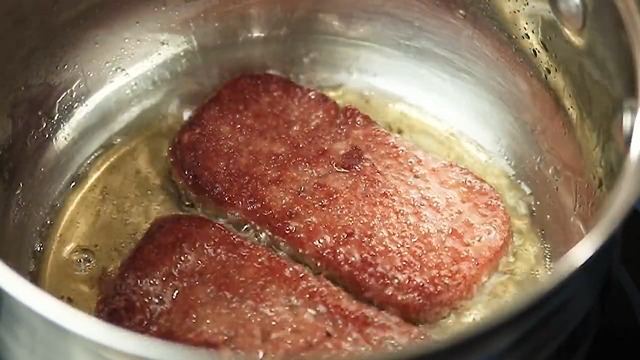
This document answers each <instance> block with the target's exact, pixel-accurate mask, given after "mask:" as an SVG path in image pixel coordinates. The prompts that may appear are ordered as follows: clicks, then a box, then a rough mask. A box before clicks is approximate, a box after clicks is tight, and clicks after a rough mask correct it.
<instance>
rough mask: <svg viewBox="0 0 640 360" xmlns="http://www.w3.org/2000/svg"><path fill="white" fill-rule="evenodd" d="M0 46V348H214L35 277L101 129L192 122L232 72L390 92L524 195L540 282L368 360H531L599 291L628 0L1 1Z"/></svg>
mask: <svg viewBox="0 0 640 360" xmlns="http://www.w3.org/2000/svg"><path fill="white" fill-rule="evenodd" d="M0 40H1V42H2V43H3V44H5V45H4V48H5V51H4V52H3V56H2V57H1V58H0V75H1V77H0V78H1V79H2V86H1V87H0V223H1V224H2V226H0V260H1V261H0V289H1V290H0V357H2V358H3V359H45V358H46V359H183V358H184V359H208V358H211V357H215V353H212V352H210V351H208V350H204V349H199V348H193V347H190V346H186V345H180V344H175V343H171V342H167V341H162V340H159V339H154V338H151V337H147V336H143V335H140V334H136V333H132V332H130V331H127V330H124V329H121V328H118V327H115V326H112V325H109V324H107V323H104V322H102V321H100V320H98V319H97V318H94V317H93V316H91V315H90V314H87V313H85V312H82V311H80V310H78V309H76V308H74V307H73V306H71V305H70V304H68V303H65V302H64V301H62V300H61V299H59V298H57V297H55V296H53V295H51V294H50V293H49V292H47V291H45V290H43V289H42V288H41V287H39V286H38V285H39V284H38V283H37V281H35V280H34V273H36V272H37V271H38V270H39V267H38V266H39V258H40V257H41V254H42V253H43V252H46V251H47V249H49V248H50V247H52V246H53V245H52V244H51V243H49V241H47V239H48V237H47V234H48V233H49V232H50V231H51V229H52V228H54V227H55V226H56V224H55V218H52V214H54V213H55V212H56V209H59V208H60V207H62V205H61V204H62V203H63V199H64V198H65V195H66V194H67V193H68V192H69V191H70V187H73V184H74V183H75V182H74V181H75V180H76V178H75V176H76V174H78V172H79V171H80V170H81V169H82V168H83V166H85V164H87V162H88V161H89V160H90V159H92V157H94V156H95V154H98V153H100V152H101V151H102V149H105V146H106V145H107V144H110V142H113V139H114V136H115V134H118V133H119V132H120V131H122V130H123V129H125V128H126V127H127V126H129V125H130V124H132V123H134V122H135V120H136V119H138V118H139V117H140V114H143V113H145V111H151V110H153V111H155V113H156V114H162V113H172V114H188V113H189V111H191V110H192V109H193V108H194V107H195V106H196V105H197V104H198V103H199V102H201V101H202V100H204V99H205V98H206V97H207V96H208V95H209V94H210V92H211V91H212V89H214V88H215V87H216V86H218V85H220V84H221V83H222V82H223V81H224V80H226V79H228V78H230V77H232V76H234V75H238V74H240V73H243V72H247V71H266V70H271V71H278V72H280V73H283V74H287V75H289V76H291V77H292V78H294V79H296V80H297V81H299V82H301V83H303V84H305V85H308V86H317V87H321V88H333V87H336V86H339V87H346V88H352V89H361V90H362V91H363V92H368V91H370V92H384V93H385V94H389V95H390V96H392V97H393V98H394V99H398V101H400V102H401V103H402V104H405V105H407V106H411V107H413V108H418V109H420V110H422V111H424V112H425V113H428V114H429V115H430V116H431V117H432V118H434V119H437V123H438V124H439V125H440V126H442V127H443V128H446V129H448V131H451V132H452V133H455V134H458V135H459V136H460V137H462V138H465V139H468V140H469V142H472V143H474V144H476V145H477V146H479V147H480V148H482V149H484V151H486V154H487V156H488V157H489V158H491V159H495V162H496V164H497V163H500V164H502V165H504V166H505V168H508V169H510V171H512V177H513V178H514V179H517V180H518V181H519V182H521V183H522V184H524V187H525V188H526V189H528V190H527V191H529V192H530V194H531V196H532V199H534V201H533V203H532V208H531V209H530V210H531V218H532V221H533V222H534V223H535V224H536V226H537V227H538V228H539V229H540V234H541V237H542V238H543V240H544V242H545V244H547V246H548V256H549V260H550V262H551V263H552V264H553V271H552V273H551V275H550V276H549V277H548V279H547V280H545V281H544V283H543V284H542V285H541V286H539V288H537V289H536V291H532V292H531V293H530V294H527V296H525V297H523V299H521V301H518V302H517V305H515V306H512V307H509V308H506V309H504V311H501V312H499V313H498V314H495V316H493V317H491V319H489V320H487V321H483V322H482V323H481V324H478V325H477V326H472V327H470V328H469V329H468V330H467V331H462V332H461V333H460V334H458V335H457V336H453V337H451V339H449V340H448V341H444V342H438V343H437V344H420V345H419V346H418V345H417V346H415V347H411V348H408V349H406V350H405V351H402V352H399V353H394V354H379V356H380V357H384V358H387V357H390V358H413V357H421V358H430V359H431V358H433V359H441V358H442V359H444V358H447V359H467V358H474V359H478V358H496V357H499V358H509V359H514V358H526V359H536V358H544V357H545V356H546V355H547V354H548V353H549V352H550V351H552V350H553V348H554V347H555V346H556V345H557V344H558V343H559V342H561V341H562V339H563V338H564V337H565V336H566V334H567V333H568V332H569V331H570V330H571V329H572V328H573V327H575V326H576V324H577V323H578V321H579V319H581V318H582V316H583V315H584V314H585V312H586V311H587V309H588V308H589V307H590V306H591V304H592V303H593V301H594V299H595V298H596V297H597V296H598V294H599V292H600V290H601V288H602V284H603V282H604V279H605V278H606V276H607V274H608V271H609V268H610V266H611V263H612V259H613V257H614V256H615V250H616V247H615V241H613V239H612V234H613V233H614V232H615V230H616V228H617V227H618V226H619V225H620V224H621V222H622V221H623V220H624V218H625V216H626V214H627V212H628V211H629V210H630V209H631V208H632V206H633V204H634V202H635V199H636V198H637V196H638V193H639V192H640V183H639V181H638V179H640V163H639V162H640V158H639V156H640V138H639V136H634V135H633V128H634V125H635V123H636V122H637V121H638V120H637V104H638V93H637V85H638V83H639V81H640V78H639V75H638V71H637V70H638V68H639V64H640V13H639V10H638V4H637V3H636V2H634V1H631V0H615V1H598V0H555V1H545V0H528V1H523V0H521V1H517V0H511V1H509V0H504V1H501V0H479V1H471V0H452V1H435V0H433V1H429V0H402V1H394V2H390V1H381V0H353V1H334V0H326V1H311V0H309V1H306V0H300V1H294V0H281V1H275V0H237V1H227V0H190V1H187V0H164V1H135V2H133V1H125V0H112V1H102V0H86V1H81V2H80V1H72V0H55V1H54V0H24V1H12V0H9V1H3V2H2V3H1V4H0ZM150 109H151V110H150ZM144 126H153V122H149V123H145V125H144ZM60 281H64V279H60Z"/></svg>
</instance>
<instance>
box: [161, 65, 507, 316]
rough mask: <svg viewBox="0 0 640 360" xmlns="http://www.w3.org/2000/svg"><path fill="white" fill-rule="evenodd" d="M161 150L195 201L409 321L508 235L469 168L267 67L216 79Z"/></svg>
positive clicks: (488, 262) (485, 269)
mask: <svg viewBox="0 0 640 360" xmlns="http://www.w3.org/2000/svg"><path fill="white" fill-rule="evenodd" d="M170 159H171V162H172V166H173V170H174V173H175V176H176V178H177V180H178V182H179V183H180V184H181V185H182V186H183V187H185V188H186V189H187V190H188V191H189V192H190V193H192V194H193V195H194V196H195V198H196V201H197V202H199V203H200V204H201V205H204V206H205V207H211V208H216V209H222V210H224V211H226V212H228V213H232V214H237V215H238V216H240V217H241V218H244V219H246V220H248V221H249V222H251V223H253V224H255V225H257V226H258V227H260V228H262V229H265V230H268V231H269V232H271V233H272V234H273V235H275V236H274V239H276V240H275V241H276V245H277V246H278V247H279V248H281V249H283V250H284V251H285V252H287V253H288V254H289V255H291V256H292V257H294V258H295V259H297V260H299V261H302V262H304V263H305V264H307V265H308V266H310V267H311V268H313V269H316V270H317V271H319V272H321V273H323V274H324V275H325V276H326V277H328V278H330V279H331V280H333V281H335V282H336V283H338V284H340V285H341V286H343V287H344V288H345V289H347V291H349V292H350V293H352V294H353V295H355V296H356V297H358V298H360V299H363V300H365V301H368V302H371V303H373V304H375V305H376V306H378V307H380V308H383V309H386V310H389V311H391V312H393V313H396V314H398V315H400V316H402V317H403V318H405V319H407V320H409V321H412V322H416V323H423V322H430V321H434V320H437V319H439V318H441V317H442V316H444V315H445V314H447V313H448V312H449V311H450V310H451V309H452V308H454V307H455V306H456V305H457V304H459V302H460V301H462V300H465V299H469V298H470V297H471V296H472V295H473V294H474V293H475V291H476V289H477V287H478V286H479V285H480V284H482V283H483V281H485V280H486V279H487V278H488V277H489V275H490V274H491V273H492V272H493V271H494V270H495V269H496V268H497V265H498V263H499V260H500V259H501V257H502V256H503V255H504V253H505V251H506V249H507V247H508V245H509V242H510V239H511V229H510V220H509V217H508V215H507V213H506V211H505V208H504V206H503V204H502V202H501V200H500V198H499V195H498V194H497V193H496V192H495V191H494V189H493V188H491V186H489V185H488V184H486V183H485V182H483V181H482V180H481V179H479V178H478V177H477V176H475V175H474V174H473V173H471V172H470V171H468V170H466V169H464V168H462V167H460V166H457V165H455V164H452V163H450V162H446V161H440V160H438V159H435V158H432V157H430V156H429V155H428V154H425V153H424V152H422V151H420V150H419V149H417V148H415V147H414V146H412V145H411V144H408V143H405V142H403V141H402V140H400V139H399V138H398V137H397V136H395V135H393V134H391V133H389V132H388V131H386V130H384V129H382V128H381V127H379V126H377V125H376V124H375V123H374V122H373V121H372V120H371V119H370V118H369V117H368V116H367V115H365V114H363V113H361V112H360V111H358V110H357V109H355V108H352V107H348V106H347V107H345V108H340V107H339V106H338V104H337V103H336V102H335V101H333V100H331V99H330V98H328V97H327V96H325V95H323V94H322V93H320V92H318V91H314V90H311V89H307V88H304V87H301V86H299V85H297V84H295V83H293V82H291V81H289V80H287V79H285V78H282V77H279V76H275V75H269V74H258V75H244V76H241V77H238V78H236V79H234V80H232V81H230V82H228V83H227V84H226V85H224V86H223V87H222V88H221V89H220V90H219V91H218V92H217V94H215V96H214V97H213V98H211V99H210V100H209V101H208V102H207V103H206V104H204V105H203V106H202V107H201V108H200V109H199V110H198V112H197V113H196V114H195V115H194V116H193V117H192V118H191V119H190V120H189V121H188V122H187V123H186V124H185V125H184V126H183V128H182V129H181V130H180V132H179V134H178V135H177V137H176V138H175V141H174V143H173V144H172V147H171V150H170Z"/></svg>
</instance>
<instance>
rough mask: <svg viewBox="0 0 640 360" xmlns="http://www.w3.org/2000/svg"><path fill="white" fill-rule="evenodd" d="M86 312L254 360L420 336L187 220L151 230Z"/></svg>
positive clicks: (296, 269) (349, 350)
mask: <svg viewBox="0 0 640 360" xmlns="http://www.w3.org/2000/svg"><path fill="white" fill-rule="evenodd" d="M96 314H97V316H98V317H100V318H102V319H105V320H107V321H109V322H111V323H113V324H116V325H119V326H123V327H125V328H128V329H131V330H134V331H137V332H140V333H145V334H149V335H153V336H156V337H159V338H164V339H168V340H173V341H178V342H182V343H187V344H192V345H196V346H206V347H210V348H214V349H218V350H221V351H222V352H223V353H224V352H225V351H226V352H227V353H229V354H231V353H234V354H237V353H240V354H243V355H248V356H250V357H257V358H263V357H266V358H282V357H287V358H288V357H291V356H311V355H313V356H314V357H315V356H321V357H333V356H336V355H339V356H342V355H347V354H362V353H366V352H367V351H373V350H382V349H388V350H392V349H396V348H398V347H401V346H403V345H406V344H408V343H409V342H411V341H418V340H419V339H421V338H422V336H423V332H422V330H421V329H419V328H418V327H416V326H414V325H410V324H408V323H406V322H404V321H403V320H401V319H400V318H398V317H395V316H393V315H390V314H388V313H385V312H383V311H380V310H378V309H376V308H374V307H371V306H369V305H365V304H363V303H360V302H358V301H356V300H354V299H353V298H352V297H351V296H349V295H348V294H346V293H345V292H344V291H343V290H341V289H340V288H338V287H336V286H335V285H333V284H331V283H330V282H329V281H328V280H326V279H323V278H321V277H317V276H315V275H313V274H311V273H309V272H308V271H307V270H306V269H305V268H304V267H302V266H300V265H297V264H293V263H291V262H289V261H287V260H285V259H283V258H281V257H279V256H277V255H276V254H275V253H274V252H272V251H271V250H269V249H267V248H265V247H263V246H260V245H256V244H253V243H251V242H248V241H246V240H244V239H241V238H239V237H237V236H236V235H234V234H233V233H231V232H229V231H228V230H226V229H225V228H224V227H222V226H221V225H219V224H216V223H213V222H211V221H210V220H208V219H205V218H203V217H199V216H191V215H172V216H167V217H162V218H159V219H156V220H155V221H154V222H153V223H152V224H151V226H150V228H149V229H148V231H147V232H146V234H145V235H144V237H143V238H142V240H141V241H140V243H139V244H138V245H137V247H136V249H135V250H134V251H133V252H132V254H130V256H129V257H128V258H127V259H126V260H125V261H124V262H123V263H122V265H121V267H120V270H119V273H118V274H117V276H116V277H115V279H113V280H112V281H111V287H110V290H109V291H106V292H104V293H103V295H102V296H101V298H100V299H99V302H98V305H97V309H96Z"/></svg>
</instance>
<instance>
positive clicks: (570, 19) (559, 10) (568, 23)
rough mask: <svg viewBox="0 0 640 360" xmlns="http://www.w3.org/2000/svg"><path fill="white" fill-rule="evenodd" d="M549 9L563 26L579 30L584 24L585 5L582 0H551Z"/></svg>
mask: <svg viewBox="0 0 640 360" xmlns="http://www.w3.org/2000/svg"><path fill="white" fill-rule="evenodd" d="M550 6H551V11H552V12H553V14H554V15H555V17H556V18H557V19H558V21H559V22H560V24H562V26H564V28H565V29H566V30H568V31H571V32H579V31H581V30H582V29H583V28H584V25H585V17H586V14H585V5H584V1H583V0H551V2H550Z"/></svg>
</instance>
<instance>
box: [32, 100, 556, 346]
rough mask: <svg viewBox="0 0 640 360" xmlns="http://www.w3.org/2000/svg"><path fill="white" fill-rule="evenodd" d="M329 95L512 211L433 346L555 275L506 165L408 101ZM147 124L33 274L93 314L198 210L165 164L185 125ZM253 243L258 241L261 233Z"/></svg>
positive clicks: (103, 157) (120, 146)
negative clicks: (499, 256)
mask: <svg viewBox="0 0 640 360" xmlns="http://www.w3.org/2000/svg"><path fill="white" fill-rule="evenodd" d="M324 90H325V93H326V94H328V95H329V96H331V97H333V98H334V99H336V100H337V101H338V102H340V103H342V104H352V105H354V106H356V107H358V108H359V109H360V110H362V111H363V112H365V113H367V114H369V115H371V117H372V118H373V119H374V120H376V121H377V122H378V123H379V124H380V125H381V126H383V127H385V128H387V129H389V130H390V131H393V132H396V133H398V134H401V136H403V137H405V138H406V139H408V140H410V141H412V142H413V143H415V144H417V145H418V146H419V147H421V148H422V149H424V150H425V151H427V152H429V153H431V154H433V155H434V156H437V157H440V158H443V159H447V160H450V161H453V162H456V163H458V164H460V165H462V166H464V167H466V168H468V169H470V170H471V171H473V172H475V173H476V174H477V175H478V176H479V177H481V178H482V179H484V180H485V181H486V182H488V183H489V184H491V185H492V186H493V187H494V188H495V189H496V191H498V193H499V194H500V195H501V197H502V199H503V202H504V203H505V206H506V208H507V211H508V212H509V215H510V217H511V222H512V231H513V239H512V242H511V246H510V247H509V251H508V253H507V255H506V256H505V257H504V258H503V260H502V261H501V264H500V267H499V269H498V271H497V272H496V273H495V274H494V275H493V276H492V277H491V278H490V279H489V280H488V281H487V283H486V284H485V285H483V286H482V288H481V289H480V290H479V292H478V294H477V295H476V296H475V297H474V299H472V300H471V301H468V302H466V303H464V304H462V305H461V306H460V307H459V309H457V310H456V311H454V312H453V313H452V314H451V315H450V316H448V317H447V318H445V319H443V320H442V321H440V322H439V323H437V324H434V325H429V326H428V327H429V329H427V331H428V332H429V333H430V335H431V336H432V337H433V338H435V339H446V338H448V337H449V336H450V335H452V334H455V333H457V332H458V331H460V330H463V329H465V328H467V327H468V326H469V325H471V324H476V323H478V322H480V321H481V320H483V319H485V318H487V317H489V316H490V315H491V314H494V313H496V312H497V311H498V310H501V309H504V308H505V307H506V306H510V305H511V304H512V303H513V302H514V301H515V300H516V299H517V298H518V296H519V295H522V294H523V293H527V292H530V291H531V290H532V289H534V288H535V287H536V285H538V284H540V283H541V282H542V280H543V279H544V277H546V276H547V275H548V274H549V273H550V271H551V266H550V261H549V260H548V256H547V251H546V247H545V245H544V244H543V242H542V240H541V236H540V233H539V231H538V230H537V229H536V227H535V226H534V222H533V221H532V210H531V209H532V205H533V203H534V199H533V197H532V195H531V193H530V191H529V190H528V189H527V187H526V186H524V185H523V184H522V183H520V182H518V181H517V180H516V179H514V178H513V176H512V172H511V171H509V168H508V167H506V166H505V165H503V164H502V162H499V161H497V159H492V158H491V157H489V156H487V154H486V153H485V152H484V151H482V149H481V148H479V147H478V146H475V145H473V144H472V143H470V142H469V141H468V140H466V139H461V138H459V137H458V136H456V135H455V134H454V133H451V132H448V131H446V130H444V129H442V128H441V127H439V126H437V124H438V122H437V121H436V119H430V118H429V117H428V116H426V115H425V114H424V113H422V112H420V111H419V110H418V109H415V108H411V107H408V106H407V105H405V104H404V103H402V102H398V101H394V100H392V99H391V98H389V97H387V96H382V95H380V94H376V95H374V94H371V93H367V92H362V91H355V90H350V89H345V88H331V89H324ZM148 117H149V116H148V115H147V118H144V119H139V121H138V120H136V121H134V122H133V123H132V126H130V127H129V128H128V129H127V130H126V131H125V132H124V133H122V134H118V135H119V136H118V137H117V138H116V140H115V141H113V142H111V143H110V144H109V145H107V146H105V147H103V148H102V149H101V150H100V151H99V152H98V153H97V154H96V155H95V156H94V157H93V158H92V160H91V161H89V162H88V163H87V164H86V165H85V167H84V168H83V169H82V171H81V172H79V174H78V176H77V177H76V179H75V181H74V182H73V183H72V186H71V189H70V191H69V192H68V193H67V194H65V198H64V199H63V201H62V206H61V207H60V208H59V209H57V211H56V213H55V214H54V215H53V226H52V228H51V230H50V231H49V233H48V234H47V239H46V240H45V241H44V243H45V250H44V253H43V254H42V257H41V258H40V259H39V264H38V267H37V271H36V277H37V279H36V280H37V282H38V284H39V286H41V287H42V288H44V289H45V290H46V291H48V292H50V293H51V294H53V295H54V296H57V297H58V298H60V299H62V300H64V301H66V302H68V303H69V304H71V305H73V306H75V307H76V308H78V309H80V310H82V311H84V312H87V313H90V314H91V313H93V310H94V307H95V304H96V300H97V296H98V293H99V284H100V279H101V278H102V277H103V276H105V274H113V273H114V272H115V271H117V268H118V266H119V264H120V262H121V261H122V260H123V259H124V258H125V257H126V256H127V255H128V254H129V253H130V251H131V250H132V249H133V248H134V247H135V245H136V243H137V241H138V240H139V239H140V238H141V237H142V235H143V234H144V232H145V231H146V229H147V227H148V225H149V223H150V222H151V221H153V219H155V218H157V217H158V216H162V215H167V214H174V213H184V212H193V211H195V210H194V209H193V207H191V206H189V204H185V202H184V200H183V199H184V196H181V195H180V193H179V191H178V190H177V189H176V186H175V184H174V183H173V181H172V179H171V176H170V169H169V163H168V161H167V156H166V155H167V149H168V147H169V144H170V142H171V140H172V138H173V136H175V134H176V132H177V130H178V129H179V127H180V125H181V124H182V123H183V117H181V116H178V115H176V114H173V115H167V114H157V113H156V114H153V115H152V117H153V119H149V118H148ZM136 123H139V124H140V125H139V126H136ZM148 124H153V125H152V126H149V125H148ZM252 236H253V237H257V238H258V239H259V238H260V237H263V236H264V234H257V235H256V234H255V233H253V234H252Z"/></svg>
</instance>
